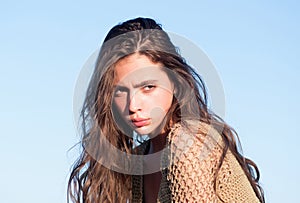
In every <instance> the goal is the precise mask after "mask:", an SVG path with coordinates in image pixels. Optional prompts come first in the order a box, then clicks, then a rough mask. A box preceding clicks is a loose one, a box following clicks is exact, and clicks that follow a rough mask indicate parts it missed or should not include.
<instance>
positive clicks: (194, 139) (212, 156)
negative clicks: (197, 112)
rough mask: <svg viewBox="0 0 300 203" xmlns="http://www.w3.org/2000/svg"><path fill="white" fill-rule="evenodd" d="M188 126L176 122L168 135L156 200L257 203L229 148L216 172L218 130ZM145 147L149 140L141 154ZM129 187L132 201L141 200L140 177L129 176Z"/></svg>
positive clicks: (142, 149) (138, 202) (219, 143)
mask: <svg viewBox="0 0 300 203" xmlns="http://www.w3.org/2000/svg"><path fill="white" fill-rule="evenodd" d="M188 126H189V127H188V128H185V127H183V126H182V125H181V124H179V123H177V124H175V125H174V127H173V128H172V129H171V131H170V133H169V134H168V136H167V146H168V147H166V148H165V149H164V152H163V153H162V156H161V162H160V166H161V172H162V180H161V183H160V188H159V193H158V199H157V202H160V203H170V202H207V203H221V202H228V203H240V202H250V203H252V202H258V203H259V200H258V198H257V197H256V195H255V193H254V191H253V189H252V187H251V185H250V182H249V181H248V179H247V177H246V175H245V173H244V171H243V169H242V168H241V166H240V165H239V163H238V161H237V160H236V158H235V156H234V155H233V154H232V153H231V152H230V151H229V150H228V152H227V154H226V156H225V159H224V161H223V163H222V165H221V168H220V170H219V172H218V173H217V167H218V163H219V161H220V157H221V153H222V146H223V144H222V139H221V136H220V134H219V133H218V132H217V130H215V129H214V128H212V127H210V126H209V125H207V124H204V123H199V122H194V121H189V122H188ZM148 147H149V141H148V142H146V143H144V144H142V146H141V147H140V148H139V150H140V153H141V154H144V153H146V149H147V148H148ZM142 165H143V164H141V165H140V166H139V167H140V168H141V170H143V166H142ZM216 173H217V181H216V190H215V189H214V177H215V174H216ZM132 189H133V192H132V202H134V203H142V202H143V176H133V177H132Z"/></svg>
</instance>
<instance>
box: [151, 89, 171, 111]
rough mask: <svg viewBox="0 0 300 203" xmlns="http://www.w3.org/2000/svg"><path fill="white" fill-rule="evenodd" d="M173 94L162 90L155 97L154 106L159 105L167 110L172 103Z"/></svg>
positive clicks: (163, 109)
mask: <svg viewBox="0 0 300 203" xmlns="http://www.w3.org/2000/svg"><path fill="white" fill-rule="evenodd" d="M172 100H173V95H172V94H170V92H166V91H163V92H161V93H160V94H159V95H157V96H156V97H155V102H153V103H155V104H156V107H159V108H160V109H161V110H162V111H164V112H165V113H166V112H168V111H169V109H170V107H171V105H172Z"/></svg>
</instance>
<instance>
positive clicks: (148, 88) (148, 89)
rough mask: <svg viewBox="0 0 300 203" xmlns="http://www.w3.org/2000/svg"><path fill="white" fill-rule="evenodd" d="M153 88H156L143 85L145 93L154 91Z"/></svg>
mask: <svg viewBox="0 0 300 203" xmlns="http://www.w3.org/2000/svg"><path fill="white" fill-rule="evenodd" d="M155 88H156V86H155V85H145V86H144V87H143V89H144V91H146V92H148V91H151V90H153V89H155Z"/></svg>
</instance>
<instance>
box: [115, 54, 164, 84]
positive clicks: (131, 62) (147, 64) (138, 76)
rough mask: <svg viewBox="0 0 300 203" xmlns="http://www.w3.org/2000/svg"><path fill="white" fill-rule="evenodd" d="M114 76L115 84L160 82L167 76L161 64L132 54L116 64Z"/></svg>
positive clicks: (143, 56)
mask: <svg viewBox="0 0 300 203" xmlns="http://www.w3.org/2000/svg"><path fill="white" fill-rule="evenodd" d="M115 76H116V77H115V84H116V83H128V82H140V81H143V80H153V79H157V80H158V79H159V80H162V79H166V76H167V75H166V73H165V71H164V70H163V65H162V64H161V63H154V62H152V61H151V60H150V59H149V58H148V57H147V56H145V55H141V54H133V55H130V56H127V57H125V58H123V59H121V60H120V61H118V62H117V63H116V65H115Z"/></svg>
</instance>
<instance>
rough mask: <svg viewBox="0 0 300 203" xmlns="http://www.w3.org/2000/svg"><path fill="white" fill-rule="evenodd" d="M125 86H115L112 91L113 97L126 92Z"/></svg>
mask: <svg viewBox="0 0 300 203" xmlns="http://www.w3.org/2000/svg"><path fill="white" fill-rule="evenodd" d="M127 91H128V90H127V88H125V87H116V89H115V91H114V96H115V97H122V96H124V95H125V94H126V93H127Z"/></svg>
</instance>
